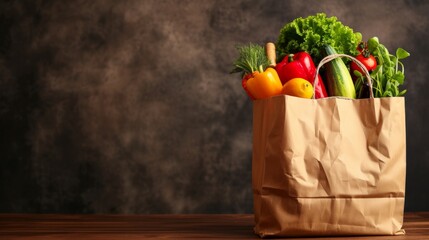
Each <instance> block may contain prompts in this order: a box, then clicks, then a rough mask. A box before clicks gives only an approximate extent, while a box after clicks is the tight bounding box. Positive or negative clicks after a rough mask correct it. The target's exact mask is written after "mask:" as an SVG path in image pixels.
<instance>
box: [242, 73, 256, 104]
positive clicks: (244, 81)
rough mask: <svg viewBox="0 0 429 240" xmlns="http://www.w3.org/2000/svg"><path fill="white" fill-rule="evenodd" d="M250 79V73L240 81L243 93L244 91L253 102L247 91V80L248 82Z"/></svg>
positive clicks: (252, 97)
mask: <svg viewBox="0 0 429 240" xmlns="http://www.w3.org/2000/svg"><path fill="white" fill-rule="evenodd" d="M250 78H252V74H251V73H249V74H246V75H244V76H243V79H242V80H241V86H242V87H243V89H244V91H246V93H247V95H248V96H249V97H250V99H252V100H255V97H254V96H253V95H252V94H251V93H250V91H249V89H247V80H249V79H250Z"/></svg>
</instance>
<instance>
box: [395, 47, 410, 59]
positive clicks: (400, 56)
mask: <svg viewBox="0 0 429 240" xmlns="http://www.w3.org/2000/svg"><path fill="white" fill-rule="evenodd" d="M409 56H410V53H409V52H407V51H405V49H403V48H398V49H396V57H397V58H398V59H404V58H407V57H409Z"/></svg>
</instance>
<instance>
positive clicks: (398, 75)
mask: <svg viewBox="0 0 429 240" xmlns="http://www.w3.org/2000/svg"><path fill="white" fill-rule="evenodd" d="M392 78H393V79H394V80H395V81H397V82H398V83H399V84H404V79H405V76H404V74H403V73H402V72H397V73H395V74H394V75H393V76H392Z"/></svg>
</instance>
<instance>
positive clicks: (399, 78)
mask: <svg viewBox="0 0 429 240" xmlns="http://www.w3.org/2000/svg"><path fill="white" fill-rule="evenodd" d="M237 49H238V52H239V57H238V58H237V59H236V60H235V61H234V63H233V65H234V69H233V71H232V73H235V72H240V73H242V86H243V88H244V90H245V91H246V92H247V94H248V95H249V97H250V98H251V99H252V100H256V99H263V98H268V97H272V96H275V95H280V94H287V95H292V96H296V97H303V98H312V97H314V98H324V97H329V96H341V97H346V98H353V99H354V98H368V97H369V96H370V91H371V89H370V87H369V86H371V85H372V93H373V96H374V97H395V96H403V95H404V94H405V93H406V90H404V89H401V87H402V85H403V84H404V80H405V75H404V74H405V69H404V65H403V63H402V62H401V61H400V60H402V59H404V58H406V57H408V56H409V55H410V54H409V53H408V52H407V51H405V50H404V49H402V48H398V49H397V50H396V53H395V55H392V54H390V53H389V51H388V50H387V48H386V47H385V46H384V45H383V44H381V43H380V42H379V40H378V38H377V37H372V38H370V39H368V40H367V41H362V35H361V33H359V32H354V31H353V29H351V28H350V27H348V26H345V25H343V24H342V23H341V22H340V21H338V20H337V18H336V17H327V16H326V15H325V14H323V13H319V14H316V15H314V16H308V17H306V18H297V19H295V20H293V21H292V22H290V23H287V24H286V25H285V26H284V27H283V28H282V29H281V30H280V35H279V37H278V40H277V43H276V44H273V43H267V45H266V46H265V47H263V46H261V45H258V44H253V43H249V44H247V45H243V46H239V47H238V48H237ZM336 54H346V55H348V56H352V57H354V59H355V60H353V61H352V60H351V58H344V57H338V58H335V59H334V60H332V61H330V62H327V63H325V64H324V65H323V66H322V69H321V74H317V76H316V66H317V65H318V64H319V62H320V61H321V60H322V59H323V58H324V57H327V56H334V55H336ZM277 59H278V61H277ZM355 61H357V62H358V63H356V62H355ZM366 74H369V75H370V77H371V79H372V84H371V85H370V84H368V83H367V81H368V80H367V78H366V77H365V76H366ZM315 80H316V81H315ZM315 82H316V84H315ZM313 95H314V96H313Z"/></svg>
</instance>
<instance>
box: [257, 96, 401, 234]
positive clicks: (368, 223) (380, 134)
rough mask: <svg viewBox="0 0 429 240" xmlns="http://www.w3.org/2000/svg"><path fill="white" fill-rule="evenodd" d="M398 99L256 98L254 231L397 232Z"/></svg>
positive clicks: (398, 217) (398, 208)
mask: <svg viewBox="0 0 429 240" xmlns="http://www.w3.org/2000/svg"><path fill="white" fill-rule="evenodd" d="M405 150H406V149H405V106H404V98H403V97H390V98H368V99H359V100H351V99H343V98H337V97H331V98H324V99H317V100H315V99H303V98H296V97H292V96H286V95H283V96H276V97H272V98H270V99H264V100H258V101H254V104H253V160H252V182H253V183H252V186H253V193H254V213H255V221H256V225H255V228H254V230H255V232H256V233H257V234H258V235H260V236H261V237H266V236H312V235H313V236H315V235H318V236H322V235H399V234H403V233H404V231H403V230H402V223H403V211H404V196H405V166H406V161H405V160H406V156H405Z"/></svg>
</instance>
